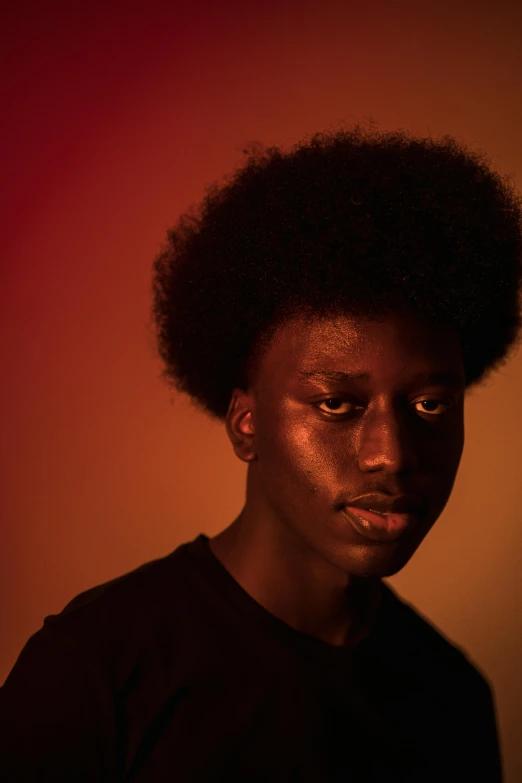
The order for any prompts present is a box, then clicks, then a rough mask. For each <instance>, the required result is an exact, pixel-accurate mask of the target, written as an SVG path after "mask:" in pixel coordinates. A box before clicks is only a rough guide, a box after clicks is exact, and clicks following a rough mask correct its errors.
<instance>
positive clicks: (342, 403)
mask: <svg viewBox="0 0 522 783" xmlns="http://www.w3.org/2000/svg"><path fill="white" fill-rule="evenodd" d="M315 406H316V408H318V409H319V410H320V411H323V412H324V413H333V414H334V415H336V416H342V415H345V414H347V413H349V412H350V410H351V409H352V407H353V403H351V402H347V401H346V400H342V399H341V398H340V397H329V398H328V399H327V400H321V401H320V402H316V403H315ZM322 406H324V407H322Z"/></svg>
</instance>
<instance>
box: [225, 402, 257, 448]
mask: <svg viewBox="0 0 522 783" xmlns="http://www.w3.org/2000/svg"><path fill="white" fill-rule="evenodd" d="M253 407H254V406H253V399H252V395H251V394H248V393H247V392H245V391H243V390H242V389H234V391H233V392H232V397H231V399H230V405H229V406H228V411H227V415H226V418H225V427H226V430H227V435H228V437H229V438H230V442H231V443H232V446H233V447H234V452H235V454H236V456H237V457H239V459H241V460H243V462H254V460H256V459H257V455H256V451H255V433H254V422H253V415H252V414H253Z"/></svg>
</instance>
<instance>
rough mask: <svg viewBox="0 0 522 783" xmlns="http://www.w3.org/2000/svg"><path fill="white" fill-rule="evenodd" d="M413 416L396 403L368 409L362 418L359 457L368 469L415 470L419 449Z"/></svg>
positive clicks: (360, 462)
mask: <svg viewBox="0 0 522 783" xmlns="http://www.w3.org/2000/svg"><path fill="white" fill-rule="evenodd" d="M414 434H415V433H414V432H413V431H412V422H411V419H410V420H408V414H407V413H405V412H402V411H398V410H396V409H394V408H393V407H392V405H386V408H381V409H380V410H374V411H370V410H367V411H366V416H363V420H362V421H361V431H360V443H359V452H358V460H359V467H360V469H361V470H362V471H364V472H371V471H376V470H381V471H384V472H386V473H405V472H413V471H415V470H417V468H418V462H419V460H418V453H417V449H416V448H415V437H414Z"/></svg>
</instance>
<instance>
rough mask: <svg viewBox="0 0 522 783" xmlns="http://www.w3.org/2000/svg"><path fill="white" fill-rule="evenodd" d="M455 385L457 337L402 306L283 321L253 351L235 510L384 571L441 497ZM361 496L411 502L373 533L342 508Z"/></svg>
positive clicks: (459, 442) (459, 392) (458, 402)
mask: <svg viewBox="0 0 522 783" xmlns="http://www.w3.org/2000/svg"><path fill="white" fill-rule="evenodd" d="M355 376H360V377H355ZM464 388H465V387H464V372H463V366H462V357H461V348H460V343H459V341H458V338H457V336H456V335H455V334H454V333H453V332H452V331H451V330H449V329H448V328H446V327H427V326H424V325H422V324H420V323H419V322H417V321H415V320H412V319H411V318H410V317H409V316H404V315H400V316H399V315H392V316H389V317H387V318H386V319H385V321H384V322H383V323H377V322H368V321H365V320H363V319H360V318H356V317H352V316H339V317H328V318H320V319H319V318H318V319H316V320H314V321H312V322H310V321H307V320H305V319H303V318H296V319H294V320H292V321H290V322H288V323H286V324H285V325H283V326H282V327H280V328H279V329H278V331H277V332H276V333H275V335H274V337H273V339H272V341H271V343H270V344H269V346H268V348H267V350H266V351H265V352H264V354H263V356H262V357H261V359H260V362H259V365H258V369H257V372H256V376H255V380H254V381H253V382H252V386H251V388H250V389H249V390H247V393H246V398H245V399H246V400H247V405H248V411H249V413H248V415H247V416H246V417H245V418H244V419H243V421H242V425H241V426H243V434H244V435H245V438H244V439H243V441H241V440H236V453H238V455H239V456H241V457H242V458H243V459H246V460H247V461H249V462H250V465H249V482H248V484H249V488H248V493H247V505H246V513H247V514H248V515H250V517H251V518H253V519H254V518H255V519H257V520H259V524H263V525H267V526H270V528H271V529H272V530H273V531H274V534H278V535H279V536H280V540H281V541H291V542H293V544H294V545H295V546H297V547H298V548H300V549H301V550H302V551H303V552H307V553H308V554H309V556H310V557H315V558H321V559H323V560H325V561H327V562H328V563H330V564H332V565H333V566H336V567H338V568H339V569H341V570H342V571H344V572H345V573H346V574H352V575H354V576H374V577H383V576H391V575H392V574H394V573H396V572H397V571H399V570H400V569H401V568H402V567H403V566H404V565H405V564H406V563H407V561H408V560H409V559H410V557H411V556H412V554H413V553H414V552H415V550H416V549H417V547H418V546H419V544H420V543H421V541H422V540H423V538H424V537H425V536H426V534H427V533H428V531H429V530H430V528H431V527H432V525H433V523H434V522H435V521H436V519H437V518H438V517H439V516H440V514H441V512H442V510H443V509H444V507H445V505H446V503H447V501H448V498H449V496H450V493H451V490H452V488H453V484H454V480H455V477H456V473H457V470H458V466H459V462H460V458H461V455H462V450H463V446H464ZM247 436H248V437H247ZM367 494H377V495H379V496H380V497H381V499H382V498H384V500H386V499H387V498H388V499H390V498H395V497H396V496H397V495H402V494H407V495H409V496H412V497H413V498H416V499H417V501H418V502H419V503H420V510H419V511H418V513H417V514H416V515H415V517H414V518H411V519H410V520H409V522H410V524H409V526H407V527H406V528H405V529H404V530H403V531H402V533H398V534H397V535H398V537H395V538H393V536H387V534H384V537H385V538H386V540H382V538H383V535H382V534H380V533H379V532H378V534H377V538H380V539H381V540H375V534H372V533H371V524H370V523H365V522H364V520H363V521H362V522H361V521H360V520H359V524H358V523H357V518H354V516H353V512H350V511H347V507H349V506H350V501H351V500H353V499H354V498H358V497H360V496H363V495H367ZM369 505H370V508H371V507H374V508H375V503H374V504H369ZM399 510H400V509H399ZM378 530H382V525H381V526H380V527H378ZM368 531H370V533H369V532H368ZM374 532H375V531H374ZM369 536H370V537H369Z"/></svg>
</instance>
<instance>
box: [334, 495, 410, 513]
mask: <svg viewBox="0 0 522 783" xmlns="http://www.w3.org/2000/svg"><path fill="white" fill-rule="evenodd" d="M346 505H347V506H355V507H356V508H365V509H367V510H368V511H380V513H381V514H409V513H413V514H414V513H418V512H420V511H422V509H423V507H424V503H423V502H422V500H420V498H418V497H415V496H414V495H394V496H393V497H392V496H390V495H378V494H373V495H372V494H369V495H359V496H358V497H356V498H354V499H353V500H350V501H348V502H347V503H346Z"/></svg>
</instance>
